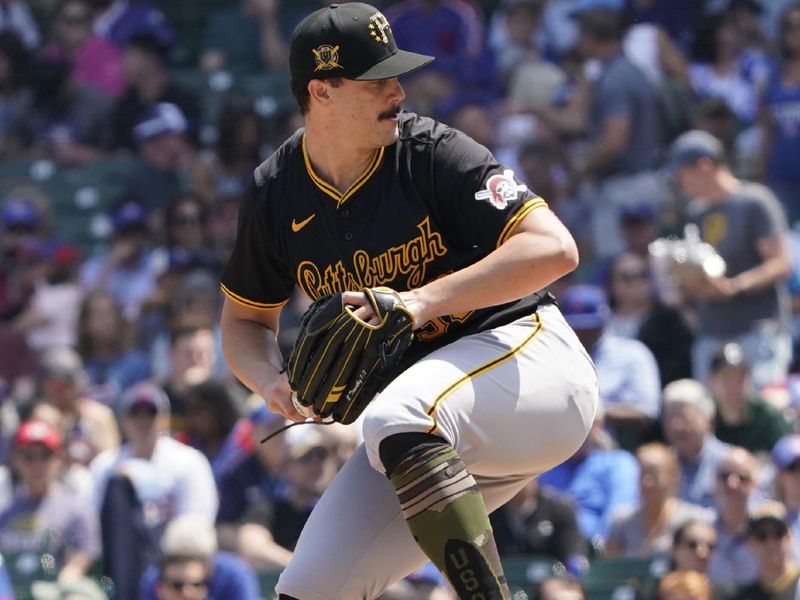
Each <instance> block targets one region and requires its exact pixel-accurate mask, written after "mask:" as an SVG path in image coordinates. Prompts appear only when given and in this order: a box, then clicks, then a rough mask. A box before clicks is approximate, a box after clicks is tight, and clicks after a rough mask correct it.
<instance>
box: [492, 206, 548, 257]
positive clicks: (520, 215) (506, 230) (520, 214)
mask: <svg viewBox="0 0 800 600" xmlns="http://www.w3.org/2000/svg"><path fill="white" fill-rule="evenodd" d="M543 206H545V207H546V206H547V202H545V201H544V200H543V199H542V198H541V197H540V196H536V197H535V198H531V199H530V200H528V201H527V202H526V203H525V204H523V205H522V206H521V207H520V208H519V210H517V213H516V214H515V215H514V216H513V217H511V220H510V221H509V222H508V223H506V226H505V227H503V231H501V232H500V237H499V238H498V240H497V247H498V248H499V247H500V246H501V245H502V244H505V243H506V241H508V238H510V237H511V234H512V233H514V230H515V229H516V228H517V226H518V225H519V224H520V223H521V222H522V219H524V218H525V217H526V216H528V214H529V213H531V212H533V211H534V210H536V209H537V208H541V207H543Z"/></svg>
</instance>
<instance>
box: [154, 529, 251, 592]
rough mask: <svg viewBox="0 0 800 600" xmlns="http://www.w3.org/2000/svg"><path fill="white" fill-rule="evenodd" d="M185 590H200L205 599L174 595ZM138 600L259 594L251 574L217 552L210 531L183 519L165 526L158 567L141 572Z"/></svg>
mask: <svg viewBox="0 0 800 600" xmlns="http://www.w3.org/2000/svg"><path fill="white" fill-rule="evenodd" d="M180 584H183V586H182V587H181V585H180ZM186 587H191V588H192V589H193V590H196V591H198V592H199V591H201V590H202V589H204V590H205V591H206V593H207V595H205V596H202V595H197V596H196V595H192V596H184V595H174V594H175V591H178V590H182V589H183V588H186ZM139 597H140V598H141V600H156V599H159V600H168V599H172V598H176V599H179V598H180V599H182V598H192V599H194V598H219V599H222V598H231V599H233V598H235V599H236V600H260V598H261V593H260V591H259V589H258V580H257V579H256V575H255V572H254V571H253V569H251V568H250V567H249V566H248V565H247V563H246V562H244V560H242V559H241V558H239V557H238V556H236V555H234V554H230V553H228V552H221V551H218V550H217V540H216V535H215V533H214V528H213V527H212V526H211V525H210V524H208V523H207V522H206V521H205V520H204V519H201V518H197V517H196V516H193V515H184V516H181V517H177V518H176V519H174V520H173V521H171V522H170V523H169V525H167V528H166V530H165V531H164V537H163V538H162V540H161V560H160V564H159V566H151V567H149V568H148V569H147V570H146V571H145V573H144V575H143V576H142V582H141V589H140V596H139Z"/></svg>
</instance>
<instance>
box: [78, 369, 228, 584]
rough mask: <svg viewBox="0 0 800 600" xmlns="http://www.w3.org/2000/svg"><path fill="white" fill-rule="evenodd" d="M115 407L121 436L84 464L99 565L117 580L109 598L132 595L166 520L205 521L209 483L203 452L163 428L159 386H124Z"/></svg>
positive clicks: (164, 408)
mask: <svg viewBox="0 0 800 600" xmlns="http://www.w3.org/2000/svg"><path fill="white" fill-rule="evenodd" d="M121 413H122V430H123V432H124V433H125V438H126V440H127V442H126V443H125V444H123V446H122V447H121V448H120V449H119V450H115V451H108V452H104V453H103V454H100V455H99V456H98V457H97V458H96V459H95V460H94V461H93V462H92V464H91V471H92V474H93V475H94V479H95V503H96V505H97V506H98V508H99V509H100V518H101V525H102V532H103V547H104V559H105V562H106V572H107V573H108V574H109V575H110V576H111V577H112V578H113V579H114V581H115V584H116V586H117V595H116V598H117V600H138V590H139V580H140V577H141V574H142V571H143V569H144V567H145V566H146V565H147V564H151V563H152V562H154V560H155V558H156V553H157V549H158V542H159V539H160V537H161V534H162V532H163V529H164V526H165V525H166V523H167V522H168V521H169V520H170V519H172V518H174V517H176V516H179V515H185V514H192V515H197V516H198V517H199V518H201V519H204V520H205V522H207V523H209V524H213V522H214V517H215V515H216V512H217V489H216V487H215V485H214V477H213V475H212V474H211V466H210V465H209V464H208V461H207V460H206V458H205V457H204V456H203V455H202V454H201V453H200V452H199V451H198V450H195V449H194V448H191V447H189V446H187V445H185V444H182V443H180V442H178V441H176V440H174V439H172V438H171V437H169V436H168V435H165V434H166V433H167V432H168V430H169V414H170V410H169V400H168V398H167V396H166V394H165V393H164V392H163V391H162V390H161V389H160V388H158V387H156V386H154V385H152V384H150V383H140V384H137V385H135V386H133V387H132V388H129V389H128V390H127V391H126V392H125V393H124V395H123V397H122V402H121Z"/></svg>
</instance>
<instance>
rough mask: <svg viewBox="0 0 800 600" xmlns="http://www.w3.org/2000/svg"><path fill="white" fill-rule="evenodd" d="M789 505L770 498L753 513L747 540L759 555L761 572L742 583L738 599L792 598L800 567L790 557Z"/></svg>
mask: <svg viewBox="0 0 800 600" xmlns="http://www.w3.org/2000/svg"><path fill="white" fill-rule="evenodd" d="M786 519H787V513H786V507H785V506H784V505H783V504H781V503H780V502H775V501H768V502H765V503H764V504H762V505H761V506H759V507H758V508H757V509H756V510H755V511H753V512H752V513H751V514H750V519H749V521H748V526H747V540H748V543H749V544H750V548H751V549H752V550H753V555H754V556H755V558H756V566H757V568H758V574H757V575H756V578H755V580H754V581H752V582H751V583H749V584H745V585H743V586H742V587H741V588H740V589H739V591H738V593H737V594H736V596H735V600H784V599H785V600H793V599H794V598H795V597H796V596H795V593H796V590H797V584H798V579H800V567H798V566H797V564H796V563H795V562H794V561H793V560H792V559H791V557H790V549H791V537H792V536H791V532H790V531H789V524H788V522H787V520H786Z"/></svg>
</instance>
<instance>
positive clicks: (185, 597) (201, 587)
mask: <svg viewBox="0 0 800 600" xmlns="http://www.w3.org/2000/svg"><path fill="white" fill-rule="evenodd" d="M208 571H209V565H208V561H206V560H204V559H202V558H195V557H191V556H167V557H165V558H164V559H163V561H162V562H161V575H160V576H159V578H158V584H157V587H156V598H158V600H207V599H208V598H209V597H210V596H209V595H208Z"/></svg>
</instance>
